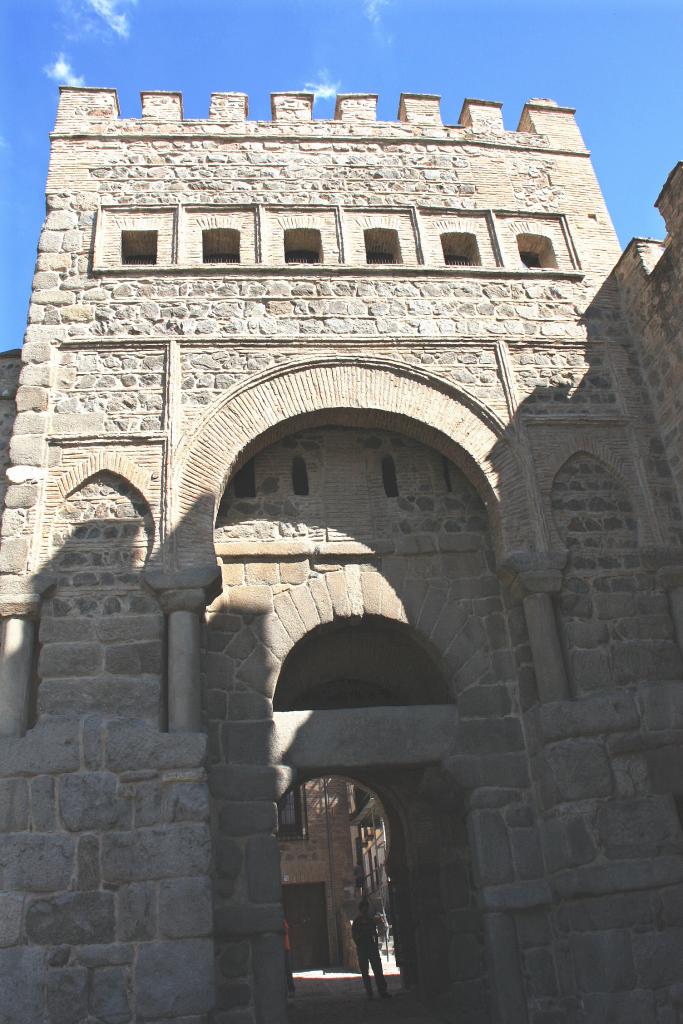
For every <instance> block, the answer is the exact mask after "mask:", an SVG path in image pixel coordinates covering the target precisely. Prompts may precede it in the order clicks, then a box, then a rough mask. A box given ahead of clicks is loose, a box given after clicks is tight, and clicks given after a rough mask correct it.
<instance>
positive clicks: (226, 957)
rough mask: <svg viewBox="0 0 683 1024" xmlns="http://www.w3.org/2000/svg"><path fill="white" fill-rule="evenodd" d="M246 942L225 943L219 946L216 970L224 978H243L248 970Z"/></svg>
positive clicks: (248, 952)
mask: <svg viewBox="0 0 683 1024" xmlns="http://www.w3.org/2000/svg"><path fill="white" fill-rule="evenodd" d="M249 960H250V946H249V943H248V942H226V943H223V944H222V945H221V951H220V955H219V957H218V970H219V972H220V974H221V975H222V976H223V977H224V978H243V977H244V976H245V975H246V973H247V971H248V969H249Z"/></svg>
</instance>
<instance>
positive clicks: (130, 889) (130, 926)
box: [116, 882, 157, 942]
mask: <svg viewBox="0 0 683 1024" xmlns="http://www.w3.org/2000/svg"><path fill="white" fill-rule="evenodd" d="M116 906H117V910H116V921H117V926H116V929H117V937H118V938H119V939H122V940H123V941H124V942H134V941H136V940H145V939H153V938H154V937H155V936H156V933H157V923H156V916H157V910H156V908H157V899H156V889H155V886H154V884H153V883H152V882H133V883H132V884H131V885H121V886H119V887H118V890H117V893H116Z"/></svg>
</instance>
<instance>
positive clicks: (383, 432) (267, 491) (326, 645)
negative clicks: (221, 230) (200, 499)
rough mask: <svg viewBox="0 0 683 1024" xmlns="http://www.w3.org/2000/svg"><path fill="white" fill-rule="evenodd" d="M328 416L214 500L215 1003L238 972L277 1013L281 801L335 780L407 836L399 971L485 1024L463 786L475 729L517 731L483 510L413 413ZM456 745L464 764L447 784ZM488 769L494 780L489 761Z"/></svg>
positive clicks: (445, 1006)
mask: <svg viewBox="0 0 683 1024" xmlns="http://www.w3.org/2000/svg"><path fill="white" fill-rule="evenodd" d="M325 416H326V417H327V418H328V419H330V418H331V419H332V422H324V420H323V417H322V414H321V415H320V416H316V417H314V418H313V419H309V420H308V421H307V423H306V424H297V427H298V432H296V433H292V434H286V433H284V430H281V429H278V431H277V435H278V436H277V437H276V438H275V439H274V440H273V441H271V443H270V444H268V443H267V440H264V439H260V441H263V446H261V444H260V442H259V445H257V446H255V448H254V450H255V451H256V454H255V455H253V456H252V458H251V459H247V460H246V461H244V460H243V461H242V463H241V468H240V470H239V471H238V473H237V474H236V475H235V476H234V477H233V478H232V480H231V481H230V483H229V485H228V487H227V488H226V491H225V493H224V495H223V498H222V500H221V502H220V504H219V507H218V509H217V515H216V522H215V529H214V546H215V551H216V554H217V555H218V558H219V560H220V563H221V567H222V576H223V593H222V594H221V596H220V597H219V598H218V600H217V601H216V602H215V604H214V605H212V606H211V608H210V609H209V613H208V616H207V630H206V640H205V644H206V646H205V655H204V678H205V685H206V693H205V703H206V708H207V718H208V719H209V736H210V740H211V747H210V757H211V759H212V760H211V767H210V771H209V783H210V787H211V792H212V796H213V799H214V806H213V811H212V813H213V819H212V820H213V822H214V823H215V824H214V848H215V859H216V865H217V878H216V883H215V890H214V891H215V902H214V908H215V909H214V917H215V921H216V922H217V927H216V942H217V949H218V958H217V963H218V966H219V976H218V981H219V999H220V1002H219V1005H220V1007H221V1009H222V1008H224V1007H225V1008H231V1007H232V1006H238V1005H240V1004H239V1003H235V1002H234V1000H236V999H241V998H245V999H247V998H248V991H249V990H248V988H247V985H248V986H250V988H251V991H252V992H253V993H254V1004H255V1006H254V1009H255V1016H256V1019H257V1020H258V1021H259V1024H261V1021H264V1022H265V1021H267V1022H268V1024H271V1022H272V1024H281V1021H282V1020H284V1014H285V1007H284V988H283V985H282V972H283V967H282V939H281V935H280V934H279V930H280V928H281V925H282V916H281V915H282V910H281V905H280V898H281V892H280V882H281V878H280V872H279V867H278V863H277V853H278V848H277V839H276V837H275V832H276V828H277V819H276V804H277V801H278V800H279V799H280V798H281V797H282V796H283V795H284V794H285V793H286V792H287V790H289V789H290V788H291V787H293V786H299V785H302V784H304V783H306V782H308V781H309V780H311V779H315V778H320V777H330V776H342V777H344V778H347V779H351V780H354V781H355V782H357V783H358V784H360V785H362V786H365V787H367V788H368V789H370V790H372V791H373V792H374V793H376V794H377V795H378V797H379V799H380V800H381V802H382V804H383V805H384V807H385V809H386V812H387V816H388V818H389V819H390V820H391V822H392V827H391V831H392V835H393V836H394V842H393V843H392V850H395V851H398V850H399V849H400V848H401V844H402V849H403V854H402V856H401V857H400V858H399V856H398V853H396V856H395V858H394V856H393V854H392V859H393V860H395V863H394V864H393V866H392V882H393V883H394V884H395V887H396V893H397V900H398V902H399V903H400V904H401V905H400V907H399V910H398V915H399V917H400V918H401V919H402V921H403V925H404V927H403V928H402V941H403V945H404V951H405V955H404V957H403V960H404V965H402V966H404V970H405V974H406V980H407V981H408V982H409V983H410V984H412V985H413V986H414V988H415V989H416V990H417V991H419V992H420V994H421V996H422V997H423V998H424V999H426V1000H429V1001H430V1003H432V1004H436V1005H437V1006H439V1007H440V1010H443V1017H444V1019H445V1020H450V1021H456V1020H457V1021H458V1022H460V1020H468V1019H469V1020H472V1021H477V1024H485V1022H486V1021H488V1020H489V1019H490V1012H489V1005H488V1001H489V994H490V987H491V986H490V985H489V982H488V977H487V970H486V963H485V956H484V938H483V933H484V927H483V923H482V915H481V912H480V909H479V906H478V902H477V899H476V898H475V893H474V882H473V871H472V868H471V857H470V844H469V841H468V828H469V818H468V819H467V820H466V813H465V803H466V796H465V790H466V788H467V785H468V784H469V782H470V780H472V779H473V780H474V782H473V783H472V784H473V785H476V784H477V780H478V779H479V778H480V777H481V778H483V775H482V776H480V775H479V761H478V757H479V754H478V745H479V744H480V737H482V736H484V735H488V734H489V733H491V735H492V736H493V739H491V740H489V741H487V742H488V743H489V749H490V748H491V747H492V746H493V744H494V743H495V744H496V747H497V749H496V753H498V752H499V751H505V750H507V749H508V748H507V746H506V745H507V744H509V745H510V746H512V745H513V744H518V736H517V733H516V732H515V731H514V730H513V729H512V728H509V726H511V725H516V722H512V721H508V722H506V723H504V725H503V726H499V725H498V723H497V721H495V720H496V719H497V718H499V717H505V716H508V715H509V714H511V712H512V710H513V693H514V686H515V681H514V677H513V672H514V659H513V653H512V649H511V646H512V645H511V639H510V635H509V632H508V627H507V622H506V617H505V607H504V604H503V599H502V596H501V592H500V583H499V581H498V579H497V576H496V571H495V566H496V562H495V554H494V543H493V533H492V530H491V527H490V522H489V515H488V511H487V506H486V504H485V501H484V499H483V498H482V494H481V492H480V490H479V489H478V488H477V487H475V486H474V485H473V483H472V481H471V480H470V479H469V477H468V476H467V473H466V466H465V464H464V463H463V464H457V463H456V462H454V461H451V459H450V458H449V457H448V455H447V453H445V452H443V451H441V450H438V449H435V448H433V447H431V446H430V444H429V443H425V441H423V440H421V439H418V438H417V437H414V436H410V434H409V433H408V431H407V424H405V423H404V424H402V425H403V426H404V427H405V428H406V433H399V432H397V430H396V429H395V428H396V427H397V426H398V425H399V423H398V421H397V420H396V419H394V418H387V419H385V420H384V421H382V422H379V423H378V421H377V419H376V418H375V419H374V420H373V421H372V423H370V424H368V425H367V426H366V425H363V416H364V414H358V417H357V422H356V423H355V425H350V424H349V422H348V421H345V420H344V419H343V417H340V416H337V415H336V414H331V413H325ZM431 437H432V435H431V434H429V436H428V437H427V435H425V438H426V439H427V440H429V438H431ZM460 706H462V707H463V708H465V709H466V715H467V717H468V719H470V720H471V721H468V722H466V723H464V724H463V722H462V721H461V718H460V712H459V708H460ZM463 742H464V743H465V744H466V745H467V747H466V754H467V756H466V757H465V759H464V760H465V762H466V763H464V762H462V761H460V762H459V765H460V766H463V767H464V768H465V769H468V766H469V767H470V768H471V769H472V770H471V771H470V773H469V775H467V773H465V778H464V781H463V780H458V782H457V783H456V781H455V776H454V775H453V773H452V771H451V768H450V767H449V765H450V763H451V762H452V761H453V760H454V759H455V758H456V755H460V754H461V753H462V750H463V749H464V748H463V747H462V746H460V745H461V744H462V743H463ZM513 753H514V748H513ZM487 771H488V774H487V776H486V778H487V779H495V778H498V777H499V776H500V775H501V773H503V772H504V773H505V775H506V778H505V780H504V782H503V784H505V785H507V783H508V782H509V781H510V780H509V771H508V766H507V762H503V760H501V759H498V760H497V762H496V764H495V765H493V768H492V769H489V768H488V765H487ZM513 782H514V785H515V786H517V785H518V782H517V777H516V778H515V779H514V780H513ZM491 784H493V783H491ZM522 784H523V782H522V783H519V785H522ZM484 816H486V815H485V814H484ZM493 817H495V818H496V822H497V820H498V817H499V815H498V812H496V814H495V815H493ZM394 823H395V824H394ZM485 824H488V818H487V819H486V823H485ZM396 837H402V840H401V843H397V842H396V841H395V840H396ZM474 848H475V847H474V846H473V849H474ZM238 951H239V962H238ZM224 965H225V966H224ZM238 968H239V970H240V971H241V972H242V973H241V975H240V977H244V978H246V979H247V983H246V984H243V983H242V982H241V981H240V982H239V983H238V982H236V981H235V980H234V978H235V976H236V975H235V974H233V973H232V972H234V971H236V970H237V969H238ZM266 992H269V993H270V994H271V995H270V1001H269V1002H264V1001H263V1000H265V995H264V993H266ZM275 998H279V999H280V1000H282V1001H283V1005H282V1008H281V1009H280V1010H278V1011H277V1013H280V1016H277V1014H274V1013H273V1012H272V1005H273V1000H274V999H275Z"/></svg>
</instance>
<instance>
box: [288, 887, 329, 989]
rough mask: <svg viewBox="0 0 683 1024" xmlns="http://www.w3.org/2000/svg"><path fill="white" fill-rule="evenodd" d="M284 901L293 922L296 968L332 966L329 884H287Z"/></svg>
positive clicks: (294, 965)
mask: <svg viewBox="0 0 683 1024" xmlns="http://www.w3.org/2000/svg"><path fill="white" fill-rule="evenodd" d="M282 903H283V906H284V911H285V917H286V918H287V921H288V923H289V940H290V942H291V945H292V970H293V971H310V970H314V969H315V968H319V967H329V965H330V943H329V938H328V933H327V904H326V902H325V883H324V882H309V883H306V884H305V885H283V886H282Z"/></svg>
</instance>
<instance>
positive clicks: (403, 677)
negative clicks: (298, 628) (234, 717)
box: [273, 615, 448, 711]
mask: <svg viewBox="0 0 683 1024" xmlns="http://www.w3.org/2000/svg"><path fill="white" fill-rule="evenodd" d="M447 702H448V692H447V687H446V684H445V682H444V679H443V675H442V672H441V669H440V666H439V664H438V660H437V657H436V655H435V654H434V653H433V652H432V651H431V650H430V649H429V648H428V647H427V645H426V644H423V643H422V642H421V641H420V640H418V639H417V637H416V635H415V631H414V630H413V629H411V627H410V626H408V625H406V624H405V623H402V622H395V621H391V620H388V619H383V618H381V617H380V616H373V615H367V616H363V617H357V618H351V619H342V620H337V621H335V622H331V623H327V624H325V625H323V626H319V627H318V628H317V629H315V630H313V631H312V632H311V633H309V634H307V635H306V636H305V637H304V638H303V639H302V640H300V641H299V643H298V644H296V646H295V647H294V648H293V649H292V651H291V652H290V653H289V655H288V656H287V658H286V659H285V663H284V665H283V666H282V671H281V673H280V678H279V681H278V684H277V687H276V690H275V697H274V701H273V708H274V710H276V711H299V710H305V709H306V710H308V709H310V710H317V711H321V710H331V709H335V708H352V707H356V708H363V707H383V706H385V707H387V706H398V705H410V704H444V703H447Z"/></svg>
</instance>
